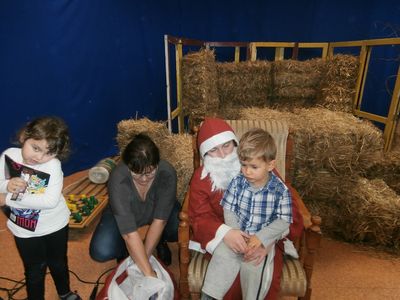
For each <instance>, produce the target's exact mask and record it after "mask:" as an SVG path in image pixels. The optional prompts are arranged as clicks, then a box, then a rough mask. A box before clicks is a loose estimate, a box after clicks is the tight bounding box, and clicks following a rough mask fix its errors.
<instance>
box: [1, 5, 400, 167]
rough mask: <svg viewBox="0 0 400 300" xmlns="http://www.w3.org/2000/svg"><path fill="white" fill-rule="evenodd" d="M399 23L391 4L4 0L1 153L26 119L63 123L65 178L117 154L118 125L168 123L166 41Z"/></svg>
mask: <svg viewBox="0 0 400 300" xmlns="http://www.w3.org/2000/svg"><path fill="white" fill-rule="evenodd" d="M399 23H400V2H399V1H395V0H393V1H391V0H388V1H378V0H371V1H368V0H367V1H366V0H364V1H361V0H360V1H342V0H337V1H328V0H310V1H294V0H288V1H284V2H282V3H278V1H267V0H263V1H252V0H248V1H242V0H241V1H238V0H230V1H215V0H214V1H211V0H202V1H195V0H193V1H184V0H169V1H162V0H159V1H156V0H147V1H137V0H92V1H89V0H86V1H85V0H81V1H72V0H57V1H54V0H51V1H50V0H41V1H32V0H18V1H16V0H2V1H0V100H1V104H2V117H1V118H0V151H2V150H4V149H5V148H7V147H9V146H10V145H11V141H12V139H13V138H14V134H15V133H16V131H17V129H19V127H20V126H22V125H23V124H24V123H25V122H26V121H28V120H30V119H32V118H34V117H36V116H39V115H58V116H61V117H63V118H64V119H65V120H66V121H67V123H68V124H69V126H70V130H71V135H72V141H73V151H74V152H73V155H72V156H71V158H70V159H69V161H68V162H66V163H65V164H64V172H65V174H66V175H68V174H70V173H71V172H75V171H78V170H81V169H86V168H88V167H90V166H92V165H93V164H95V163H96V162H97V161H98V160H100V159H102V158H103V157H106V156H109V155H113V154H115V153H117V147H116V141H115V136H116V124H117V123H118V122H119V121H120V120H122V119H126V118H131V117H136V116H138V117H142V116H146V117H148V118H150V119H152V120H166V119H167V107H166V88H165V65H164V45H163V35H164V34H170V35H174V36H183V37H188V38H195V39H203V40H209V41H213V40H214V41H309V42H312V41H343V40H358V39H369V38H381V37H389V36H390V35H391V34H393V30H392V29H394V28H396V27H397V28H398V27H399ZM387 25H390V26H392V27H390V26H389V27H388V26H387ZM372 103H373V104H372V108H370V110H372V111H373V110H378V111H379V110H380V106H381V104H379V101H372Z"/></svg>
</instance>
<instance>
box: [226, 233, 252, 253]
mask: <svg viewBox="0 0 400 300" xmlns="http://www.w3.org/2000/svg"><path fill="white" fill-rule="evenodd" d="M249 237H250V236H249V235H248V234H247V233H245V232H243V231H241V230H239V229H231V230H229V231H228V232H227V233H226V234H225V236H224V243H225V244H226V245H227V246H228V247H229V248H231V249H232V251H233V252H235V253H244V252H245V251H246V248H247V242H246V240H247V239H248V238H249Z"/></svg>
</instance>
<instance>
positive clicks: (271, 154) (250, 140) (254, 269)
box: [202, 128, 292, 299]
mask: <svg viewBox="0 0 400 300" xmlns="http://www.w3.org/2000/svg"><path fill="white" fill-rule="evenodd" d="M238 155H239V159H240V163H241V173H240V174H239V175H237V176H236V177H235V178H234V179H233V180H232V182H231V183H230V185H229V187H228V189H227V190H226V191H225V194H224V197H223V198H222V200H221V206H222V207H223V209H224V218H225V223H226V224H227V225H229V226H231V227H232V228H238V229H240V230H242V231H244V232H246V233H247V234H248V235H249V236H250V237H249V238H248V241H247V248H246V250H245V251H244V252H240V251H233V250H232V249H231V248H229V247H227V246H226V245H225V243H220V244H219V245H218V247H217V248H216V249H215V251H214V254H213V256H212V258H211V261H210V264H209V265H208V269H207V274H206V277H205V281H204V285H203V289H202V292H203V294H204V295H202V299H210V297H209V296H211V297H213V298H215V299H222V298H223V296H224V295H225V293H226V291H227V290H228V289H229V287H230V286H231V285H232V282H233V281H234V279H235V277H236V276H237V273H238V272H240V280H241V285H242V293H243V298H244V299H264V297H265V295H266V294H267V292H268V289H269V285H270V282H271V278H272V273H273V257H274V247H273V246H274V244H275V242H276V241H278V240H279V239H281V238H282V237H283V236H284V235H286V234H287V233H288V229H289V225H290V223H291V222H292V203H291V196H290V193H289V189H288V188H287V186H286V185H285V184H284V183H283V181H282V180H281V179H280V178H279V177H278V176H276V175H275V174H274V173H273V172H272V170H273V169H274V167H275V157H276V146H275V142H274V140H273V138H272V137H271V135H270V134H269V133H268V132H266V131H264V130H262V129H259V128H255V129H251V130H249V131H248V132H246V133H245V134H244V135H243V136H242V138H241V139H240V142H239V148H238ZM261 244H262V245H263V246H264V247H265V249H266V253H267V254H268V255H266V256H260V257H257V259H256V260H255V263H254V261H253V262H249V259H248V258H249V257H252V258H254V257H253V255H252V254H253V252H254V249H256V248H257V247H259V246H260V245H261ZM261 262H263V263H262V264H261Z"/></svg>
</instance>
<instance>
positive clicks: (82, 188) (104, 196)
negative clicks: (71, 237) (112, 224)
mask: <svg viewBox="0 0 400 300" xmlns="http://www.w3.org/2000/svg"><path fill="white" fill-rule="evenodd" d="M71 194H73V195H77V196H79V195H82V194H85V195H86V196H87V197H90V196H95V197H96V199H97V200H98V201H99V203H98V204H97V205H96V206H95V207H94V208H93V210H92V213H91V214H90V215H89V216H82V217H83V219H82V221H81V222H79V223H77V222H75V220H74V219H72V218H71V219H70V221H69V227H70V228H77V229H83V228H85V227H87V226H89V225H90V224H91V223H92V222H93V220H94V219H95V218H96V217H97V216H98V215H99V214H100V213H101V212H102V211H103V209H104V208H105V207H106V205H107V203H108V193H107V186H106V184H95V183H93V182H91V181H90V180H89V177H88V176H87V175H84V176H83V177H81V178H78V179H77V180H76V181H74V182H72V183H71V184H69V185H67V186H66V187H64V189H63V195H64V197H65V199H68V197H69V195H71Z"/></svg>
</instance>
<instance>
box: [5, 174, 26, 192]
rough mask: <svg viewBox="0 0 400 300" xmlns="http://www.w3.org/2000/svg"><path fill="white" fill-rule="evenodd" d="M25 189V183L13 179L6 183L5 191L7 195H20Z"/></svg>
mask: <svg viewBox="0 0 400 300" xmlns="http://www.w3.org/2000/svg"><path fill="white" fill-rule="evenodd" d="M25 189H26V182H25V180H23V179H22V178H19V177H13V178H11V179H10V180H9V181H8V184H7V191H8V192H9V193H22V192H23V191H25Z"/></svg>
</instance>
